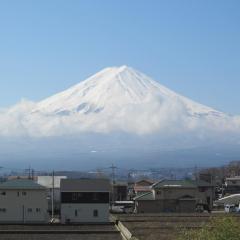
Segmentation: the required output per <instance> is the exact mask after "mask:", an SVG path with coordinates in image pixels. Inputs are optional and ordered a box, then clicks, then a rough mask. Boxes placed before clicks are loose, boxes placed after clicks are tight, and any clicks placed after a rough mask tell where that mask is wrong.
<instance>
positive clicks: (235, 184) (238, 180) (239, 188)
mask: <svg viewBox="0 0 240 240" xmlns="http://www.w3.org/2000/svg"><path fill="white" fill-rule="evenodd" d="M238 193H240V176H235V177H229V178H226V180H225V186H224V195H226V194H238Z"/></svg>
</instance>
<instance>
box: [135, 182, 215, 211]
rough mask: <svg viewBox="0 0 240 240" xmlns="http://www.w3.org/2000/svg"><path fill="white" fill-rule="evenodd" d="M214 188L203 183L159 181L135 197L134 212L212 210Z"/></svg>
mask: <svg viewBox="0 0 240 240" xmlns="http://www.w3.org/2000/svg"><path fill="white" fill-rule="evenodd" d="M213 195H214V188H213V186H212V185H211V184H210V183H207V182H205V181H202V180H201V181H191V180H161V181H159V182H157V183H155V184H153V185H152V186H151V191H150V192H146V193H144V194H142V195H139V196H136V197H135V199H134V200H135V212H137V213H156V212H184V213H188V212H195V211H196V206H197V205H201V206H204V207H205V209H206V210H211V209H212V204H213Z"/></svg>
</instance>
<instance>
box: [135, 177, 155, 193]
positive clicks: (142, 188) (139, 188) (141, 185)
mask: <svg viewBox="0 0 240 240" xmlns="http://www.w3.org/2000/svg"><path fill="white" fill-rule="evenodd" d="M153 183H154V181H152V180H150V179H142V180H139V181H137V182H135V184H134V187H133V190H134V194H135V196H140V195H142V194H144V193H148V192H151V187H152V185H153Z"/></svg>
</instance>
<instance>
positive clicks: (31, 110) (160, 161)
mask: <svg viewBox="0 0 240 240" xmlns="http://www.w3.org/2000/svg"><path fill="white" fill-rule="evenodd" d="M239 133H240V118H239V117H238V116H230V115H228V114H225V113H223V112H221V111H217V110H215V109H213V108H211V107H208V106H204V105H202V104H199V103H197V102H194V101H192V100H190V99H188V98H186V97H184V96H182V95H180V94H177V93H175V92H174V91H172V90H170V89H168V88H166V87H165V86H162V85H161V84H160V83H158V82H156V81H154V80H152V79H151V78H150V77H148V76H146V75H145V74H143V73H141V72H139V71H137V70H135V69H133V68H131V67H127V66H121V67H111V68H105V69H103V70H102V71H100V72H98V73H96V74H95V75H93V76H91V77H89V78H88V79H86V80H85V81H81V82H80V83H79V84H77V85H75V86H73V87H71V88H69V89H67V90H65V91H63V92H61V93H58V94H56V95H54V96H51V97H49V98H47V99H45V100H42V101H40V102H37V103H34V102H29V101H26V100H23V101H21V102H20V103H18V104H16V105H15V106H13V107H11V108H8V109H4V110H1V111H0V157H1V154H2V156H4V157H5V159H7V158H11V159H15V160H16V159H25V160H26V159H32V158H33V157H34V159H38V158H40V156H41V159H45V160H49V159H61V160H62V162H64V161H65V160H66V159H69V158H70V159H72V161H74V164H75V165H76V164H80V165H81V164H83V162H85V163H84V164H85V165H86V164H88V163H89V161H90V159H91V160H92V163H93V165H94V164H96V163H98V164H100V163H103V162H104V161H109V162H111V161H115V160H116V161H117V163H118V164H120V163H122V164H123V162H124V161H123V159H124V160H125V163H126V162H127V164H130V163H131V164H132V165H134V164H135V163H136V161H137V162H139V163H141V164H142V165H144V164H147V165H149V164H150V163H151V164H157V165H164V164H165V165H166V163H168V164H169V162H170V160H171V161H172V164H176V162H178V163H179V164H183V165H184V164H186V163H187V162H188V163H189V164H190V162H191V164H193V162H194V161H199V158H201V159H202V158H203V159H204V160H201V161H202V162H205V163H206V162H209V161H212V163H213V162H214V161H220V160H221V161H225V160H235V159H236V158H239V157H240V151H239V150H238V149H239V143H240V134H239ZM12 149H14V150H15V151H14V152H15V153H16V154H15V155H14V156H13V155H12V154H10V152H12ZM6 156H7V157H6ZM79 159H81V160H79ZM29 161H30V160H29ZM58 161H60V160H58ZM81 166H82V165H81Z"/></svg>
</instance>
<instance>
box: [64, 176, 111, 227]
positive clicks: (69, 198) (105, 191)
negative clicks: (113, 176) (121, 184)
mask: <svg viewBox="0 0 240 240" xmlns="http://www.w3.org/2000/svg"><path fill="white" fill-rule="evenodd" d="M60 189H61V222H62V223H82V222H85V223H100V222H102V223H105V222H109V195H110V182H109V180H108V179H62V180H61V188H60Z"/></svg>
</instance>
